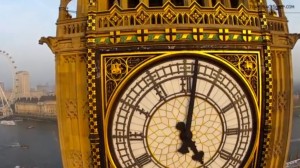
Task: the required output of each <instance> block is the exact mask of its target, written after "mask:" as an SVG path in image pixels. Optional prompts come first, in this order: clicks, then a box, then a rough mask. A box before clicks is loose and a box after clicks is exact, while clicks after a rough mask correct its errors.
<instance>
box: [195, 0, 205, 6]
mask: <svg viewBox="0 0 300 168" xmlns="http://www.w3.org/2000/svg"><path fill="white" fill-rule="evenodd" d="M197 2H198V4H199V5H200V6H205V3H204V0H197Z"/></svg>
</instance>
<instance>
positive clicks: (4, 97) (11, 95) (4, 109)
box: [0, 50, 17, 118]
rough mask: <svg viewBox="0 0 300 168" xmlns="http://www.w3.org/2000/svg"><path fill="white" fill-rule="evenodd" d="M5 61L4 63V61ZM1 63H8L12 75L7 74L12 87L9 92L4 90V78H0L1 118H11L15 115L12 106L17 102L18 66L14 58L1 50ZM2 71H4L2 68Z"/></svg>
mask: <svg viewBox="0 0 300 168" xmlns="http://www.w3.org/2000/svg"><path fill="white" fill-rule="evenodd" d="M3 60H4V61H3ZM0 61H1V62H6V64H8V66H6V67H9V70H8V73H9V71H10V74H6V75H8V76H10V78H11V84H10V85H11V86H10V90H9V91H5V90H4V83H3V82H1V80H3V79H2V76H0V82H1V83H0V118H3V117H6V116H9V115H11V114H12V113H13V110H12V104H13V103H14V102H15V98H16V86H15V79H16V76H15V75H16V72H17V66H16V65H15V61H14V60H13V58H12V56H11V55H10V54H9V53H7V52H6V51H3V50H0ZM0 71H2V72H3V71H4V70H3V69H1V67H0Z"/></svg>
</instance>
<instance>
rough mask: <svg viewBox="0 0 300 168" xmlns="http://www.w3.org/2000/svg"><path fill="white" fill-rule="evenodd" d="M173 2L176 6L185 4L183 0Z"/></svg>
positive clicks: (173, 0)
mask: <svg viewBox="0 0 300 168" xmlns="http://www.w3.org/2000/svg"><path fill="white" fill-rule="evenodd" d="M171 2H172V3H173V4H174V5H175V6H183V5H184V2H183V0H171Z"/></svg>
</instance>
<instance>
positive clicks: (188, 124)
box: [185, 59, 199, 131]
mask: <svg viewBox="0 0 300 168" xmlns="http://www.w3.org/2000/svg"><path fill="white" fill-rule="evenodd" d="M198 66H199V65H198V60H197V59H196V60H195V66H194V71H193V81H192V88H191V97H190V102H189V108H188V114H187V118H186V123H185V127H186V130H189V131H190V130H191V125H192V119H193V111H194V104H195V96H196V86H197V75H198Z"/></svg>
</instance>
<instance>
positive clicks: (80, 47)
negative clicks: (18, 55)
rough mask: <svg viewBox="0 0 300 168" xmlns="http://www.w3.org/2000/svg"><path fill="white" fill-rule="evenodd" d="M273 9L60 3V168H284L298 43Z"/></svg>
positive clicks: (228, 3) (55, 42) (253, 4)
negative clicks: (293, 51) (293, 62)
mask: <svg viewBox="0 0 300 168" xmlns="http://www.w3.org/2000/svg"><path fill="white" fill-rule="evenodd" d="M275 2H276V6H277V7H278V8H277V9H276V10H274V9H271V10H270V9H269V8H267V7H268V4H267V1H266V0H238V1H236V0H222V1H221V0H207V1H202V0H156V1H154V0H153V1H152V0H151V1H150V0H140V1H138V0H122V1H119V0H102V1H97V0H78V1H77V13H76V14H77V15H76V17H75V18H72V17H71V15H70V14H69V11H68V10H67V9H68V3H69V1H65V0H61V3H60V7H59V16H58V21H57V34H56V37H47V38H45V37H42V38H41V40H40V43H41V44H42V43H46V44H47V45H48V46H49V48H50V49H51V50H52V52H53V53H54V54H55V58H56V79H57V83H56V95H57V102H58V116H57V118H58V125H59V126H58V127H59V134H60V143H61V152H62V158H63V166H64V167H66V168H71V167H90V166H91V165H92V167H102V168H106V167H144V166H145V167H147V166H149V167H178V168H179V167H201V166H203V167H206V166H207V167H270V168H271V167H284V166H285V162H286V160H287V157H288V156H287V153H288V149H289V142H290V134H291V130H290V128H291V124H292V121H291V115H292V114H293V113H292V110H293V107H292V94H293V93H292V88H291V87H292V83H293V81H292V77H291V69H290V68H291V67H292V66H291V65H290V64H291V55H290V54H291V49H292V48H293V46H294V44H295V43H296V41H297V40H298V38H299V37H300V36H299V34H289V31H288V24H287V23H288V22H287V18H286V17H285V13H284V8H283V7H284V6H283V4H282V1H281V0H278V1H275ZM204 107H205V108H204ZM170 109H171V110H170ZM204 121H207V122H204ZM200 123H203V124H202V125H201V124H200ZM70 127H72V128H74V129H72V131H70Z"/></svg>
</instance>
